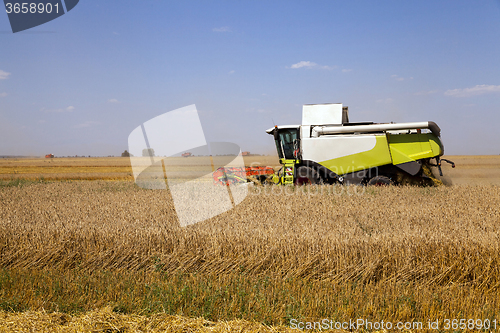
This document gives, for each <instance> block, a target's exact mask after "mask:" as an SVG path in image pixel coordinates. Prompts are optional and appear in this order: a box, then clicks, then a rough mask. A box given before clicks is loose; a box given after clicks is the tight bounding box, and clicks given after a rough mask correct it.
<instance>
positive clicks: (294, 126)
mask: <svg viewBox="0 0 500 333" xmlns="http://www.w3.org/2000/svg"><path fill="white" fill-rule="evenodd" d="M299 127H300V125H282V126H276V127H271V128H270V129H268V130H266V133H267V134H273V131H274V129H275V128H278V129H279V130H280V129H288V128H295V129H298V128H299Z"/></svg>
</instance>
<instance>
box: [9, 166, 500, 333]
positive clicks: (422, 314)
mask: <svg viewBox="0 0 500 333" xmlns="http://www.w3.org/2000/svg"><path fill="white" fill-rule="evenodd" d="M460 158H461V161H469V164H470V165H471V166H470V167H467V164H459V163H460V162H459V159H458V158H455V159H454V160H455V162H456V163H457V168H456V169H451V168H450V167H448V166H445V167H444V172H445V175H446V177H449V178H451V180H452V182H453V183H454V184H455V185H452V186H440V187H427V188H422V187H396V186H395V187H374V188H372V187H356V186H345V187H342V186H319V187H315V186H312V187H300V188H299V187H297V188H284V187H279V186H273V187H270V186H267V187H253V188H251V189H250V193H249V195H248V196H247V197H246V198H245V199H244V201H243V202H242V203H241V204H239V205H237V206H236V207H235V208H234V209H232V210H230V211H228V212H226V213H223V214H221V215H218V216H216V217H214V218H211V219H209V220H206V221H203V222H200V223H197V224H195V225H192V226H188V227H185V228H181V227H180V226H179V222H178V220H177V217H176V214H175V208H174V205H173V202H172V198H171V196H170V194H169V192H168V191H157V190H145V189H141V188H139V187H138V186H136V185H135V184H134V183H133V182H131V181H123V180H119V181H104V180H96V181H80V180H63V181H47V180H43V179H38V180H31V181H30V180H21V179H17V178H13V179H10V180H8V181H4V182H3V183H1V186H0V311H1V312H0V331H27V330H30V329H31V330H34V331H46V332H51V331H75V332H76V331H85V332H90V331H107V332H125V331H131V332H133V331H155V330H156V331H162V330H163V331H165V330H167V331H172V332H175V331H178V332H185V331H186V332H187V331H192V332H209V331H210V332H233V331H235V332H236V331H237V332H265V331H269V332H276V331H279V332H286V331H297V330H291V329H290V323H291V320H293V319H298V320H302V321H315V320H320V319H322V318H329V319H331V320H335V321H345V320H349V319H353V320H354V319H356V318H367V319H370V320H373V321H376V320H378V321H380V320H384V321H392V322H397V321H422V322H427V321H428V320H437V319H439V320H441V322H442V320H444V319H446V318H467V319H470V318H473V319H482V320H484V319H488V320H495V319H496V320H499V319H500V316H499V310H498V309H499V308H500V298H499V296H500V293H499V291H500V289H499V287H500V268H499V267H500V266H499V263H500V252H499V244H500V243H499V237H500V224H499V221H500V187H499V186H498V185H496V181H497V180H496V178H495V176H496V175H498V171H499V170H500V163H499V159H498V157H494V156H493V157H487V158H481V157H479V158H476V159H472V158H470V157H460ZM55 160H57V159H55ZM2 162H3V163H5V161H2ZM78 162H79V163H82V164H81V165H80V166H82V167H86V166H89V165H91V166H92V165H95V164H96V162H95V161H86V162H85V161H84V160H83V159H82V160H79V161H78ZM254 162H255V161H254ZM266 162H269V161H266ZM16 163H18V162H16ZM31 163H33V162H31ZM43 163H45V162H43ZM47 163H48V162H47ZM84 163H89V164H87V165H84ZM99 163H101V162H99ZM107 163H108V164H110V163H109V161H108V162H107ZM113 163H114V164H113V165H119V164H117V163H116V162H115V161H113ZM270 164H271V165H272V163H267V165H270ZM472 165H474V166H472ZM5 166H6V165H5V164H3V165H2V167H5ZM10 166H12V164H11V165H10ZM0 169H1V168H0ZM478 170H479V171H478ZM481 172H484V174H485V175H486V174H488V173H489V174H491V177H490V178H487V177H479V176H478V175H479V174H480V173H481ZM471 179H472V180H478V181H477V182H476V181H471ZM488 179H489V182H487V181H485V180H488Z"/></svg>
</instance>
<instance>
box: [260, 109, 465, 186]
mask: <svg viewBox="0 0 500 333" xmlns="http://www.w3.org/2000/svg"><path fill="white" fill-rule="evenodd" d="M266 132H267V133H269V134H271V135H273V136H274V141H275V143H276V149H277V151H278V156H279V159H280V163H281V164H282V165H283V168H282V169H281V170H280V171H279V172H278V174H277V175H274V176H273V177H272V178H273V180H274V182H275V183H280V184H285V185H286V184H295V185H302V184H334V183H341V184H353V183H357V184H366V185H391V184H419V185H438V184H442V183H441V182H440V181H439V180H438V179H436V177H435V176H434V175H433V174H432V171H431V167H432V166H435V167H437V168H438V170H439V173H440V175H441V176H442V171H441V162H442V161H445V162H448V163H450V164H451V165H452V167H455V164H454V163H453V162H451V161H449V160H446V159H442V158H441V156H442V155H443V154H444V147H443V144H442V142H441V139H440V132H441V130H440V128H439V126H438V125H437V124H436V123H434V122H432V121H428V122H413V123H385V124H377V123H373V122H361V123H350V122H349V112H348V108H347V107H344V106H342V104H340V103H339V104H310V105H304V106H303V109H302V125H286V126H275V127H274V128H270V129H268V130H267V131H266ZM432 160H434V163H432Z"/></svg>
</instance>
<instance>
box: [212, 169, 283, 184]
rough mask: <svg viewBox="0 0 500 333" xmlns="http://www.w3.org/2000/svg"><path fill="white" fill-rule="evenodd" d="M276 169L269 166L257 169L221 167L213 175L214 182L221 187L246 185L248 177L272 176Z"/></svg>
mask: <svg viewBox="0 0 500 333" xmlns="http://www.w3.org/2000/svg"><path fill="white" fill-rule="evenodd" d="M272 174H274V169H273V168H271V167H268V166H264V167H261V166H257V167H242V168H240V167H220V168H218V169H217V170H216V171H215V172H214V173H213V174H212V176H213V178H214V182H215V183H219V184H221V185H229V184H233V183H246V179H247V177H248V176H260V175H272Z"/></svg>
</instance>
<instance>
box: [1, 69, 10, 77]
mask: <svg viewBox="0 0 500 333" xmlns="http://www.w3.org/2000/svg"><path fill="white" fill-rule="evenodd" d="M9 75H10V73H7V72H5V71H3V70H1V69H0V80H6V79H7V78H8V77H9Z"/></svg>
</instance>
